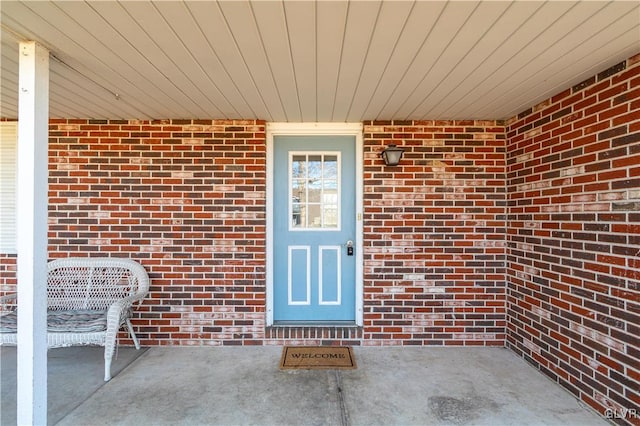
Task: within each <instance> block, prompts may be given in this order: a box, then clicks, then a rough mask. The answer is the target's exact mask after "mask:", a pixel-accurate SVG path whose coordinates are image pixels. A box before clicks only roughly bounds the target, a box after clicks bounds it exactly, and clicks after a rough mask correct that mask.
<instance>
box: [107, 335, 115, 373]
mask: <svg viewBox="0 0 640 426" xmlns="http://www.w3.org/2000/svg"><path fill="white" fill-rule="evenodd" d="M115 340H116V339H115V338H114V339H109V338H108V337H107V339H106V341H105V342H104V381H105V382H108V381H109V380H111V360H112V359H113V352H114V351H115V346H116V341H115Z"/></svg>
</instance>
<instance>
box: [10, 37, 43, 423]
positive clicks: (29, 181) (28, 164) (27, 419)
mask: <svg viewBox="0 0 640 426" xmlns="http://www.w3.org/2000/svg"><path fill="white" fill-rule="evenodd" d="M19 52H20V53H19V55H20V59H19V70H20V72H19V77H18V92H19V93H18V100H19V110H18V185H17V186H18V197H17V198H18V220H17V223H18V228H17V239H18V244H17V246H18V259H17V279H18V412H17V415H18V416H17V420H18V425H46V423H47V335H46V329H47V313H46V311H47V294H46V283H47V190H48V142H49V51H48V50H47V49H45V48H44V47H42V46H40V45H39V44H37V43H35V42H22V43H20V49H19Z"/></svg>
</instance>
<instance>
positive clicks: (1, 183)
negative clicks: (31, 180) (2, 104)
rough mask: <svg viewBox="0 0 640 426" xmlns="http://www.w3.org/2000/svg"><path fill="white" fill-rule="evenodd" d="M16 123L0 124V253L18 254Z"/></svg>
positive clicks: (6, 122) (4, 122) (5, 122)
mask: <svg viewBox="0 0 640 426" xmlns="http://www.w3.org/2000/svg"><path fill="white" fill-rule="evenodd" d="M17 173H18V122H17V121H2V122H0V253H2V254H16V253H17V252H18V248H17V239H16V227H17V215H16V212H17V205H16V203H17V184H18V182H17V180H18V175H17Z"/></svg>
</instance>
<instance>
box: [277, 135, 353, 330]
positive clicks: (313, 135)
mask: <svg viewBox="0 0 640 426" xmlns="http://www.w3.org/2000/svg"><path fill="white" fill-rule="evenodd" d="M266 127H267V129H266V130H267V135H266V136H267V140H266V143H267V182H266V183H267V187H266V190H267V193H266V197H267V199H266V208H267V211H266V214H267V235H266V238H267V239H266V245H267V246H266V249H267V253H266V255H267V258H266V262H267V263H266V268H267V269H266V273H267V276H266V280H267V326H271V325H273V282H274V279H273V241H274V235H273V187H274V182H273V168H274V164H273V161H274V160H273V157H274V153H273V148H274V147H273V138H274V136H280V135H300V136H323V135H336V136H354V137H355V144H356V146H355V149H356V156H355V162H356V164H355V165H354V166H355V173H356V176H355V187H356V188H355V190H356V194H355V195H356V212H355V214H356V230H355V231H356V247H355V248H356V250H355V257H356V259H355V262H356V276H355V286H356V288H355V290H356V307H355V308H356V310H355V312H356V325H357V326H362V324H363V294H364V280H363V259H364V257H363V253H362V252H363V249H364V247H363V237H362V236H363V225H362V213H363V207H362V206H363V138H362V123H267V126H266Z"/></svg>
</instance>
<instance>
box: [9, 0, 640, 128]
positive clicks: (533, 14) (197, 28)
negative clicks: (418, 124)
mask: <svg viewBox="0 0 640 426" xmlns="http://www.w3.org/2000/svg"><path fill="white" fill-rule="evenodd" d="M639 4H640V3H639V2H637V1H631V2H626V1H612V2H602V1H588V2H568V1H563V2H535V1H531V2H490V1H487V2H471V1H462V2H440V1H415V2H414V1H351V2H345V1H317V2H314V1H255V2H249V1H220V2H213V1H188V2H179V1H118V2H116V1H105V2H99V1H84V2H80V1H72V2H66V1H54V2H42V1H7V0H2V2H0V8H1V10H0V22H1V26H2V33H1V37H2V39H1V47H2V54H1V57H2V63H1V72H2V74H1V88H0V90H1V91H0V108H1V110H0V117H3V118H15V117H17V98H18V96H17V93H18V87H17V86H18V83H17V82H18V43H19V41H21V40H36V41H38V42H40V43H41V44H43V45H44V46H45V47H47V48H48V49H50V51H51V53H52V61H51V85H50V90H51V94H50V102H51V108H50V112H51V116H52V117H65V118H110V119H119V118H139V119H161V118H259V119H264V120H267V121H276V122H278V121H285V122H286V121H288V122H300V121H304V122H316V121H320V122H323V121H333V122H345V121H346V122H357V121H362V120H371V119H381V120H386V119H399V120H405V119H502V118H509V117H512V116H514V115H516V114H518V113H519V112H521V111H522V110H524V109H526V108H528V107H530V106H531V105H534V104H536V103H537V102H539V101H541V100H544V99H546V98H548V97H549V96H551V95H553V94H555V93H557V92H559V91H561V90H564V89H566V88H567V87H570V86H572V85H574V84H576V83H579V82H581V81H583V80H584V79H586V78H588V77H590V76H592V75H594V74H596V73H598V72H599V71H602V70H604V69H606V68H608V67H610V66H612V65H615V64H617V63H619V62H621V61H623V60H625V59H626V58H628V57H630V56H632V55H634V54H637V53H640V9H639Z"/></svg>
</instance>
